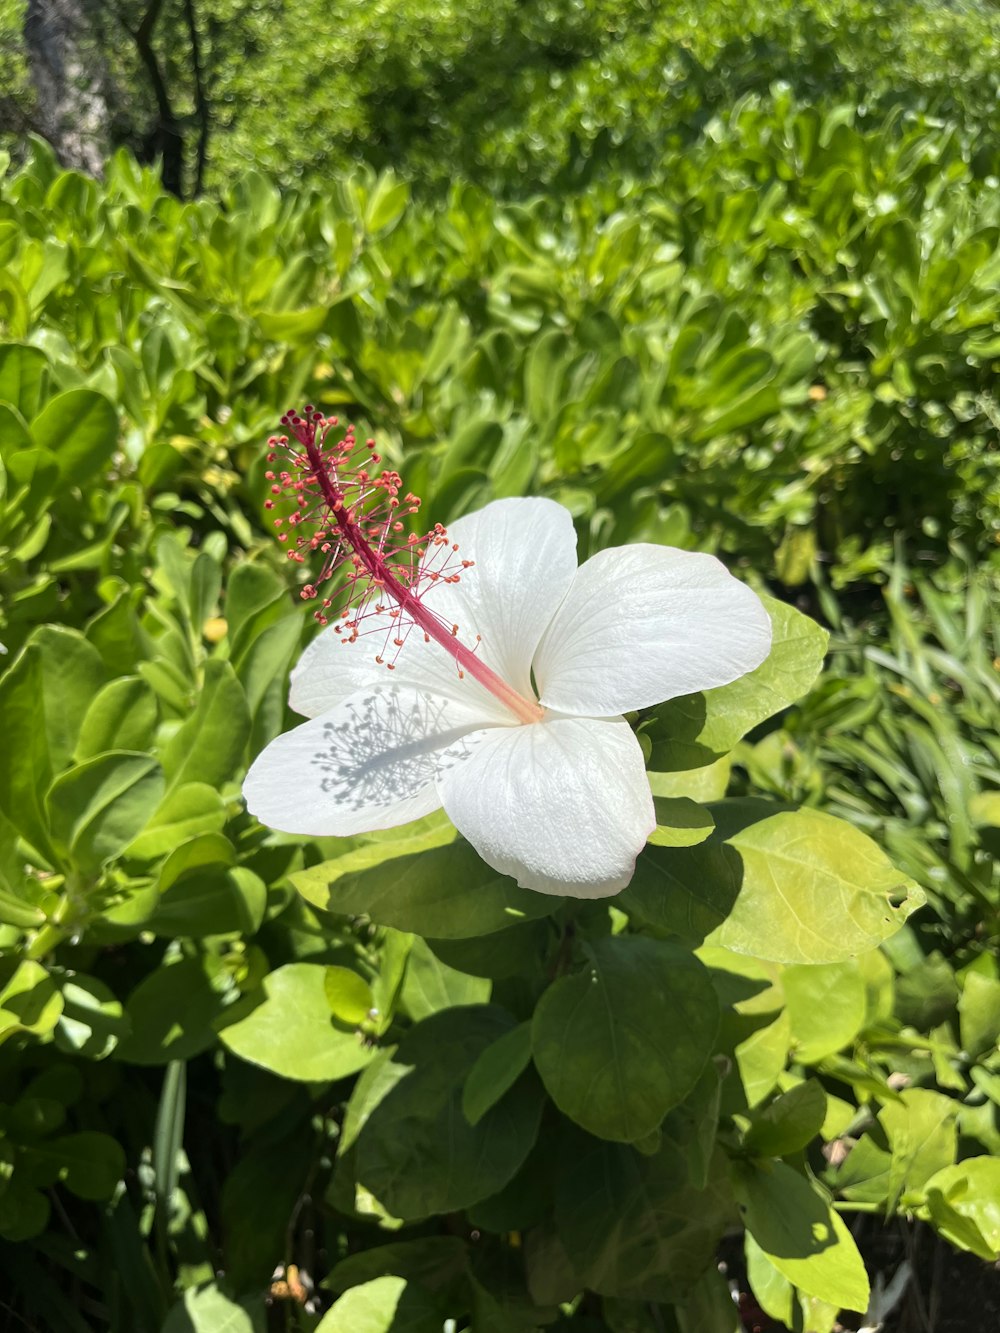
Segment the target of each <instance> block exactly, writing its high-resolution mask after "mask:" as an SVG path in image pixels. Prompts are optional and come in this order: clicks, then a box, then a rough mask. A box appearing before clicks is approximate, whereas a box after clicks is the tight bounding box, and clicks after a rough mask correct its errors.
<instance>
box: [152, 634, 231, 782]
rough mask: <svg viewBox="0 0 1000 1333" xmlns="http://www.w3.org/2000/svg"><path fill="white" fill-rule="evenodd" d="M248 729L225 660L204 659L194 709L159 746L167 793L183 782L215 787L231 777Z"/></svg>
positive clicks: (229, 669)
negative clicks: (201, 682)
mask: <svg viewBox="0 0 1000 1333" xmlns="http://www.w3.org/2000/svg"><path fill="white" fill-rule="evenodd" d="M249 735H250V714H249V711H248V710H247V701H246V696H245V695H244V693H243V688H242V686H241V685H240V683H239V681H238V680H237V679H236V675H235V673H234V672H233V668H232V667H231V666H230V664H229V663H228V662H223V661H219V660H217V659H215V658H213V659H212V660H211V661H209V662H206V663H205V680H204V683H203V685H202V688H201V690H200V691H199V693H198V696H197V700H196V706H195V711H194V713H193V715H192V716H191V717H189V718H188V720H187V721H186V722H185V723H184V724H183V725H182V726H181V727H180V729H179V730H178V731H177V733H176V734H175V735H174V737H173V739H172V740H171V741H170V743H169V745H168V746H167V747H166V749H165V750H164V752H163V771H164V772H165V773H166V775H167V790H168V791H169V792H171V793H173V792H175V791H176V790H177V788H179V787H180V786H182V785H183V784H184V783H188V782H204V783H207V784H208V785H209V786H210V787H219V786H221V785H222V784H223V783H224V782H231V781H232V780H233V779H234V778H235V777H236V773H237V770H238V768H239V767H240V765H241V763H242V760H243V750H244V747H245V746H246V743H247V739H248V737H249Z"/></svg>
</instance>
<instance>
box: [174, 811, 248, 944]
mask: <svg viewBox="0 0 1000 1333" xmlns="http://www.w3.org/2000/svg"><path fill="white" fill-rule="evenodd" d="M218 836H219V835H218V834H202V837H213V838H214V837H218ZM266 908H267V885H266V884H265V883H264V881H263V880H262V879H261V878H260V876H259V875H255V874H254V872H253V871H252V870H250V869H249V868H248V867H247V866H231V867H230V866H225V865H220V864H219V863H218V862H212V863H210V864H207V865H203V866H197V867H193V868H192V869H191V870H189V871H188V872H187V873H186V874H182V875H180V876H179V877H178V878H177V879H176V880H174V882H173V883H171V884H170V886H169V888H167V889H166V890H165V892H164V893H163V895H162V897H161V898H160V902H159V906H158V907H157V909H156V911H155V912H154V913H153V915H152V916H151V917H150V919H149V921H148V929H149V930H153V931H155V932H156V933H157V934H158V935H164V936H167V937H168V938H170V937H173V936H175V935H187V936H189V937H190V938H191V939H204V938H205V936H207V935H243V936H249V935H255V934H256V933H257V931H258V929H259V928H260V924H261V922H262V921H263V919H264V912H265V910H266Z"/></svg>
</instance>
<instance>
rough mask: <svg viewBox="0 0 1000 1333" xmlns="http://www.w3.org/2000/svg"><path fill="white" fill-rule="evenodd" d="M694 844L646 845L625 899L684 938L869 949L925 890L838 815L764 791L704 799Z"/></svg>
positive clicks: (766, 947)
mask: <svg viewBox="0 0 1000 1333" xmlns="http://www.w3.org/2000/svg"><path fill="white" fill-rule="evenodd" d="M709 808H710V810H711V813H712V815H713V816H714V818H715V821H716V829H715V832H714V833H713V834H712V835H711V837H709V838H708V839H706V841H704V842H702V843H700V844H699V845H698V846H697V847H681V848H672V847H647V848H646V850H645V851H644V852H643V853H642V855H641V856H640V857H639V859H638V861H637V863H636V873H635V877H634V878H633V880H632V883H631V884H630V885H629V887H628V889H627V890H626V891H625V892H624V893H623V894H622V897H621V900H620V901H621V903H622V905H623V906H624V907H625V908H626V909H627V910H629V911H632V912H634V913H635V914H636V915H637V916H638V917H639V919H640V920H642V921H645V922H648V924H650V925H652V926H655V927H657V928H658V929H660V930H663V931H666V932H668V933H670V934H673V935H676V936H678V938H680V939H682V940H684V941H685V942H687V943H689V944H700V943H701V942H702V941H703V940H707V941H708V942H709V943H711V944H720V945H723V946H725V947H726V948H727V949H731V950H733V951H734V952H735V953H743V954H748V955H750V956H751V957H756V958H765V959H772V960H774V961H776V962H786V963H829V962H837V961H840V960H842V959H846V958H851V957H853V956H855V955H857V954H860V953H867V952H868V951H870V950H871V949H873V948H874V947H875V946H876V945H877V944H879V943H880V942H881V941H882V940H884V939H886V938H887V937H888V936H890V935H892V934H893V933H894V932H895V931H896V930H898V929H899V927H900V926H901V925H902V924H903V922H904V921H905V920H906V918H907V917H908V916H909V915H910V913H911V912H913V911H915V910H916V909H917V908H918V907H919V906H920V905H921V904H922V903H923V900H924V896H923V893H922V891H921V890H920V888H919V887H918V885H917V884H916V883H915V882H914V881H913V880H912V879H910V878H909V877H908V876H906V875H904V874H902V873H901V872H900V871H898V870H896V868H895V867H894V866H893V865H892V863H891V862H890V861H889V859H888V857H887V856H886V855H885V853H884V852H883V851H882V850H881V849H880V848H879V847H878V846H877V845H876V844H875V843H874V842H873V841H872V839H871V838H869V837H867V836H866V835H865V834H864V833H861V832H860V831H859V830H858V829H856V828H854V827H852V826H851V825H850V824H848V823H846V822H845V821H844V820H841V819H836V818H834V817H833V816H832V815H828V814H824V813H822V812H821V811H818V810H812V809H802V810H788V809H784V808H779V809H778V810H777V812H775V807H774V806H773V805H771V804H769V803H768V802H765V801H756V800H745V801H723V802H720V803H718V804H716V805H712V806H710V807H709Z"/></svg>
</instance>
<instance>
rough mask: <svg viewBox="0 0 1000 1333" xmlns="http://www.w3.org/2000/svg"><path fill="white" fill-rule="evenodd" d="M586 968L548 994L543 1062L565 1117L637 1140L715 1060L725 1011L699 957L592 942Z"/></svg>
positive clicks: (539, 1025) (642, 942)
mask: <svg viewBox="0 0 1000 1333" xmlns="http://www.w3.org/2000/svg"><path fill="white" fill-rule="evenodd" d="M586 953H587V963H586V965H585V966H584V969H583V970H582V971H581V972H578V973H577V974H576V975H575V976H568V977H562V978H560V979H559V980H558V981H556V982H555V983H554V984H553V985H552V986H550V987H549V989H548V990H547V991H546V992H545V994H544V995H543V996H542V999H541V1001H540V1002H539V1005H538V1007H537V1009H536V1010H535V1017H534V1021H533V1024H532V1042H533V1054H534V1059H535V1064H536V1066H537V1067H538V1072H539V1073H540V1074H541V1076H542V1081H543V1082H544V1084H545V1087H546V1090H547V1091H548V1093H549V1096H550V1097H551V1098H552V1100H553V1101H554V1102H555V1104H556V1105H557V1106H558V1107H559V1109H560V1110H561V1111H562V1112H563V1113H564V1114H566V1115H568V1116H569V1117H570V1119H571V1120H574V1121H576V1123H577V1124H579V1125H582V1126H583V1128H584V1129H587V1130H589V1131H590V1132H591V1133H592V1134H596V1135H598V1136H599V1137H601V1138H606V1139H615V1140H619V1141H622V1142H626V1143H627V1142H634V1141H636V1140H638V1139H641V1138H643V1137H645V1136H646V1135H647V1134H649V1133H651V1132H652V1131H653V1130H654V1129H656V1127H657V1126H658V1125H659V1124H660V1122H661V1120H662V1119H663V1117H664V1116H665V1115H666V1113H667V1111H669V1110H670V1108H671V1107H672V1106H676V1105H677V1104H678V1102H681V1101H683V1100H684V1098H685V1097H686V1096H687V1095H688V1093H689V1092H690V1091H691V1089H692V1088H693V1087H694V1085H695V1083H696V1082H697V1081H698V1077H699V1075H700V1074H701V1072H702V1070H703V1068H704V1066H705V1062H706V1060H707V1059H708V1057H709V1055H710V1054H711V1052H712V1044H713V1041H714V1039H715V1035H716V1032H717V1031H718V1026H719V1009H718V1002H717V1000H716V997H715V991H714V990H713V988H712V983H711V979H710V977H709V974H708V972H707V970H706V969H705V968H704V966H703V965H702V964H701V963H700V962H699V961H698V959H697V958H695V957H694V956H693V955H692V954H690V953H687V952H685V951H684V950H683V949H680V948H678V947H677V946H676V945H672V944H668V943H663V942H661V941H659V940H651V939H645V938H642V937H640V936H620V937H617V938H611V939H602V940H594V941H591V942H590V943H588V945H587V946H586Z"/></svg>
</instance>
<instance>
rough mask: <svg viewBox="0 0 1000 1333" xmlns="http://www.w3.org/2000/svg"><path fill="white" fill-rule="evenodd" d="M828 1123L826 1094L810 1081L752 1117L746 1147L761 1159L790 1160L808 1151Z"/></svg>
mask: <svg viewBox="0 0 1000 1333" xmlns="http://www.w3.org/2000/svg"><path fill="white" fill-rule="evenodd" d="M825 1119H826V1093H825V1092H824V1091H823V1088H822V1087H821V1085H820V1084H819V1083H817V1082H816V1080H815V1079H812V1078H809V1079H806V1081H805V1082H804V1083H799V1084H798V1085H797V1086H796V1087H794V1088H790V1089H789V1091H788V1092H785V1093H782V1095H781V1096H780V1097H777V1098H775V1100H774V1101H773V1102H771V1104H770V1105H769V1106H767V1107H765V1108H764V1109H763V1110H761V1111H756V1112H754V1114H753V1115H751V1117H750V1127H749V1129H748V1130H747V1131H746V1133H745V1134H744V1136H743V1146H744V1148H745V1149H746V1150H747V1151H748V1152H751V1153H753V1154H754V1155H755V1156H757V1157H787V1156H789V1155H790V1154H791V1153H794V1152H798V1151H799V1150H800V1149H802V1148H805V1147H807V1146H808V1145H809V1144H810V1143H811V1142H812V1141H813V1139H814V1138H815V1137H816V1135H817V1134H818V1133H819V1131H820V1127H821V1126H822V1124H823V1121H824V1120H825Z"/></svg>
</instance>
